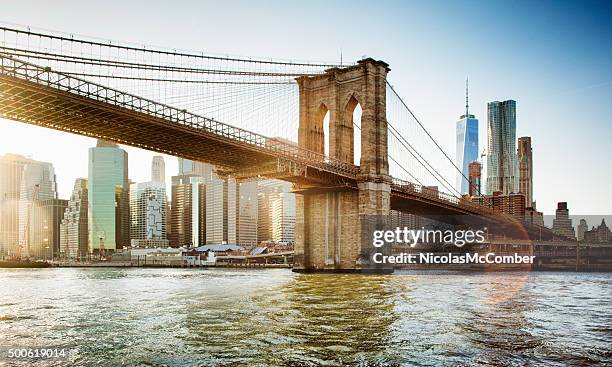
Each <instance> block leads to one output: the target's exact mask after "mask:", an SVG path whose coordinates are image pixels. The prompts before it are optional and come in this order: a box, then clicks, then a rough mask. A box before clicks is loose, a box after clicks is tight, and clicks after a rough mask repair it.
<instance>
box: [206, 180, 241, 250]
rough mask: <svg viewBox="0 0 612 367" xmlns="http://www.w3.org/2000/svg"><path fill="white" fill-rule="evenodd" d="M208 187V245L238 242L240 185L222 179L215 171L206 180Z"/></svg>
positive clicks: (233, 181) (234, 181)
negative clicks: (237, 220)
mask: <svg viewBox="0 0 612 367" xmlns="http://www.w3.org/2000/svg"><path fill="white" fill-rule="evenodd" d="M204 181H205V185H206V243H223V242H225V243H231V244H235V243H237V241H238V237H237V233H236V230H237V223H236V219H237V215H238V185H237V184H236V180H235V179H233V178H231V177H229V178H227V179H222V178H219V177H218V176H217V174H216V173H215V172H214V171H213V172H211V174H210V176H209V177H208V178H205V180H204Z"/></svg>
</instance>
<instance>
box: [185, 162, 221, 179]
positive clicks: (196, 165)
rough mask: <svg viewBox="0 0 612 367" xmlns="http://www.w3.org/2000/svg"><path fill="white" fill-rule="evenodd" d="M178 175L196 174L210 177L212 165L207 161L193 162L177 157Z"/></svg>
mask: <svg viewBox="0 0 612 367" xmlns="http://www.w3.org/2000/svg"><path fill="white" fill-rule="evenodd" d="M178 169H179V173H178V175H179V176H181V175H197V176H200V177H204V178H205V179H206V178H207V177H210V175H211V173H212V171H213V166H212V165H210V164H207V163H202V162H195V161H192V160H189V159H185V158H179V159H178Z"/></svg>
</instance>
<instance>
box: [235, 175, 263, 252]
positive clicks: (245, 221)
mask: <svg viewBox="0 0 612 367" xmlns="http://www.w3.org/2000/svg"><path fill="white" fill-rule="evenodd" d="M257 186H258V185H257V181H248V182H242V183H240V184H239V193H240V200H239V212H238V244H239V245H241V246H254V245H257V218H258V201H257Z"/></svg>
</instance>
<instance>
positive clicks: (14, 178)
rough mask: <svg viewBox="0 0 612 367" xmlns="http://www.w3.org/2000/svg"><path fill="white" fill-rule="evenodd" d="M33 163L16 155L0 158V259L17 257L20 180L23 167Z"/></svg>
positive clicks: (6, 155)
mask: <svg viewBox="0 0 612 367" xmlns="http://www.w3.org/2000/svg"><path fill="white" fill-rule="evenodd" d="M34 162H36V161H34V160H32V159H30V158H28V157H24V156H22V155H18V154H5V155H3V156H0V257H4V256H8V255H9V254H10V255H15V256H17V255H19V254H18V253H19V252H20V250H19V207H20V205H19V204H20V196H21V180H22V178H23V171H24V167H25V166H26V165H27V164H29V163H34ZM31 185H32V183H30V186H31ZM26 186H28V185H27V184H26Z"/></svg>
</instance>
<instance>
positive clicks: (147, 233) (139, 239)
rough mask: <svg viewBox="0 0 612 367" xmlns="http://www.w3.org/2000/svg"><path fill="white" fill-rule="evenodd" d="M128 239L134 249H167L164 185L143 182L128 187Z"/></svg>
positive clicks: (161, 183)
mask: <svg viewBox="0 0 612 367" xmlns="http://www.w3.org/2000/svg"><path fill="white" fill-rule="evenodd" d="M130 238H131V244H132V245H133V246H136V247H167V246H168V240H167V238H166V185H165V184H164V183H163V182H159V181H157V182H155V181H151V182H143V183H134V184H131V185H130Z"/></svg>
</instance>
